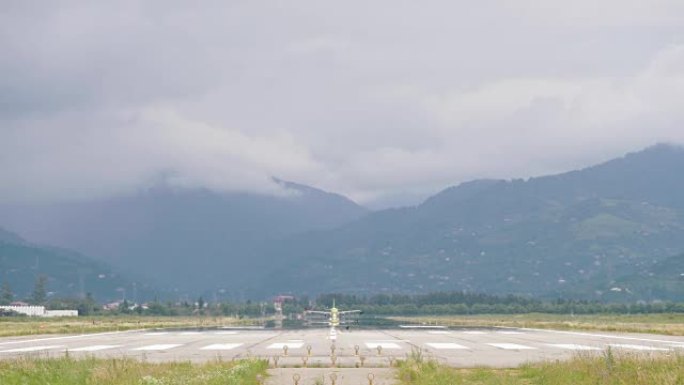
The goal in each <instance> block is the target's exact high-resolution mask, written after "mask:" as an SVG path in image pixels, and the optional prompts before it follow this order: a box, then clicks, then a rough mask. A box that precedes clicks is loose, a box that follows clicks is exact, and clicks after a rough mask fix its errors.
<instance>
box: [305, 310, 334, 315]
mask: <svg viewBox="0 0 684 385" xmlns="http://www.w3.org/2000/svg"><path fill="white" fill-rule="evenodd" d="M306 313H307V314H321V315H330V312H329V311H318V310H307V311H306Z"/></svg>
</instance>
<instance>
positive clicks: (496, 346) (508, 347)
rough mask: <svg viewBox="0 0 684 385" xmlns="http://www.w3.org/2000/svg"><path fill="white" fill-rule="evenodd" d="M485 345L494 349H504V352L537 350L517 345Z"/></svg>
mask: <svg viewBox="0 0 684 385" xmlns="http://www.w3.org/2000/svg"><path fill="white" fill-rule="evenodd" d="M487 345H490V346H494V347H495V348H499V349H504V350H535V349H537V348H533V347H531V346H525V345H518V344H487Z"/></svg>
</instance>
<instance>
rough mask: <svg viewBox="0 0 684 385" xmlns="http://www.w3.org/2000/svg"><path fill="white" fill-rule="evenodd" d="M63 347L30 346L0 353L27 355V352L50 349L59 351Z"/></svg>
mask: <svg viewBox="0 0 684 385" xmlns="http://www.w3.org/2000/svg"><path fill="white" fill-rule="evenodd" d="M63 347H64V346H63V345H48V346H30V347H28V348H18V349H10V350H3V351H1V352H0V353H27V352H38V351H41V350H50V349H59V348H63Z"/></svg>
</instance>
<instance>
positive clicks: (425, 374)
mask: <svg viewBox="0 0 684 385" xmlns="http://www.w3.org/2000/svg"><path fill="white" fill-rule="evenodd" d="M398 367H399V373H398V376H399V380H400V384H401V385H461V384H463V385H465V384H468V385H655V384H658V385H679V384H684V357H683V356H681V355H665V354H657V355H645V354H616V353H615V352H613V351H611V350H608V351H606V352H605V353H604V354H603V355H577V356H575V357H574V358H572V359H570V360H567V361H554V362H546V363H541V364H528V365H523V366H520V367H518V368H515V369H491V368H475V369H455V368H451V367H447V366H444V365H440V364H438V363H437V362H435V361H431V360H425V359H423V358H422V357H421V355H420V353H413V354H412V355H411V357H409V358H408V359H407V360H405V361H401V362H399V363H398Z"/></svg>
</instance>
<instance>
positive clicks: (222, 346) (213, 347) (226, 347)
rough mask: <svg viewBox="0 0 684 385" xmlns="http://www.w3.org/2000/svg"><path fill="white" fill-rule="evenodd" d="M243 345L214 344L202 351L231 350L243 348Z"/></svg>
mask: <svg viewBox="0 0 684 385" xmlns="http://www.w3.org/2000/svg"><path fill="white" fill-rule="evenodd" d="M242 345H243V344H213V345H209V346H205V347H203V348H201V349H200V350H231V349H235V348H237V347H240V346H242Z"/></svg>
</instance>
